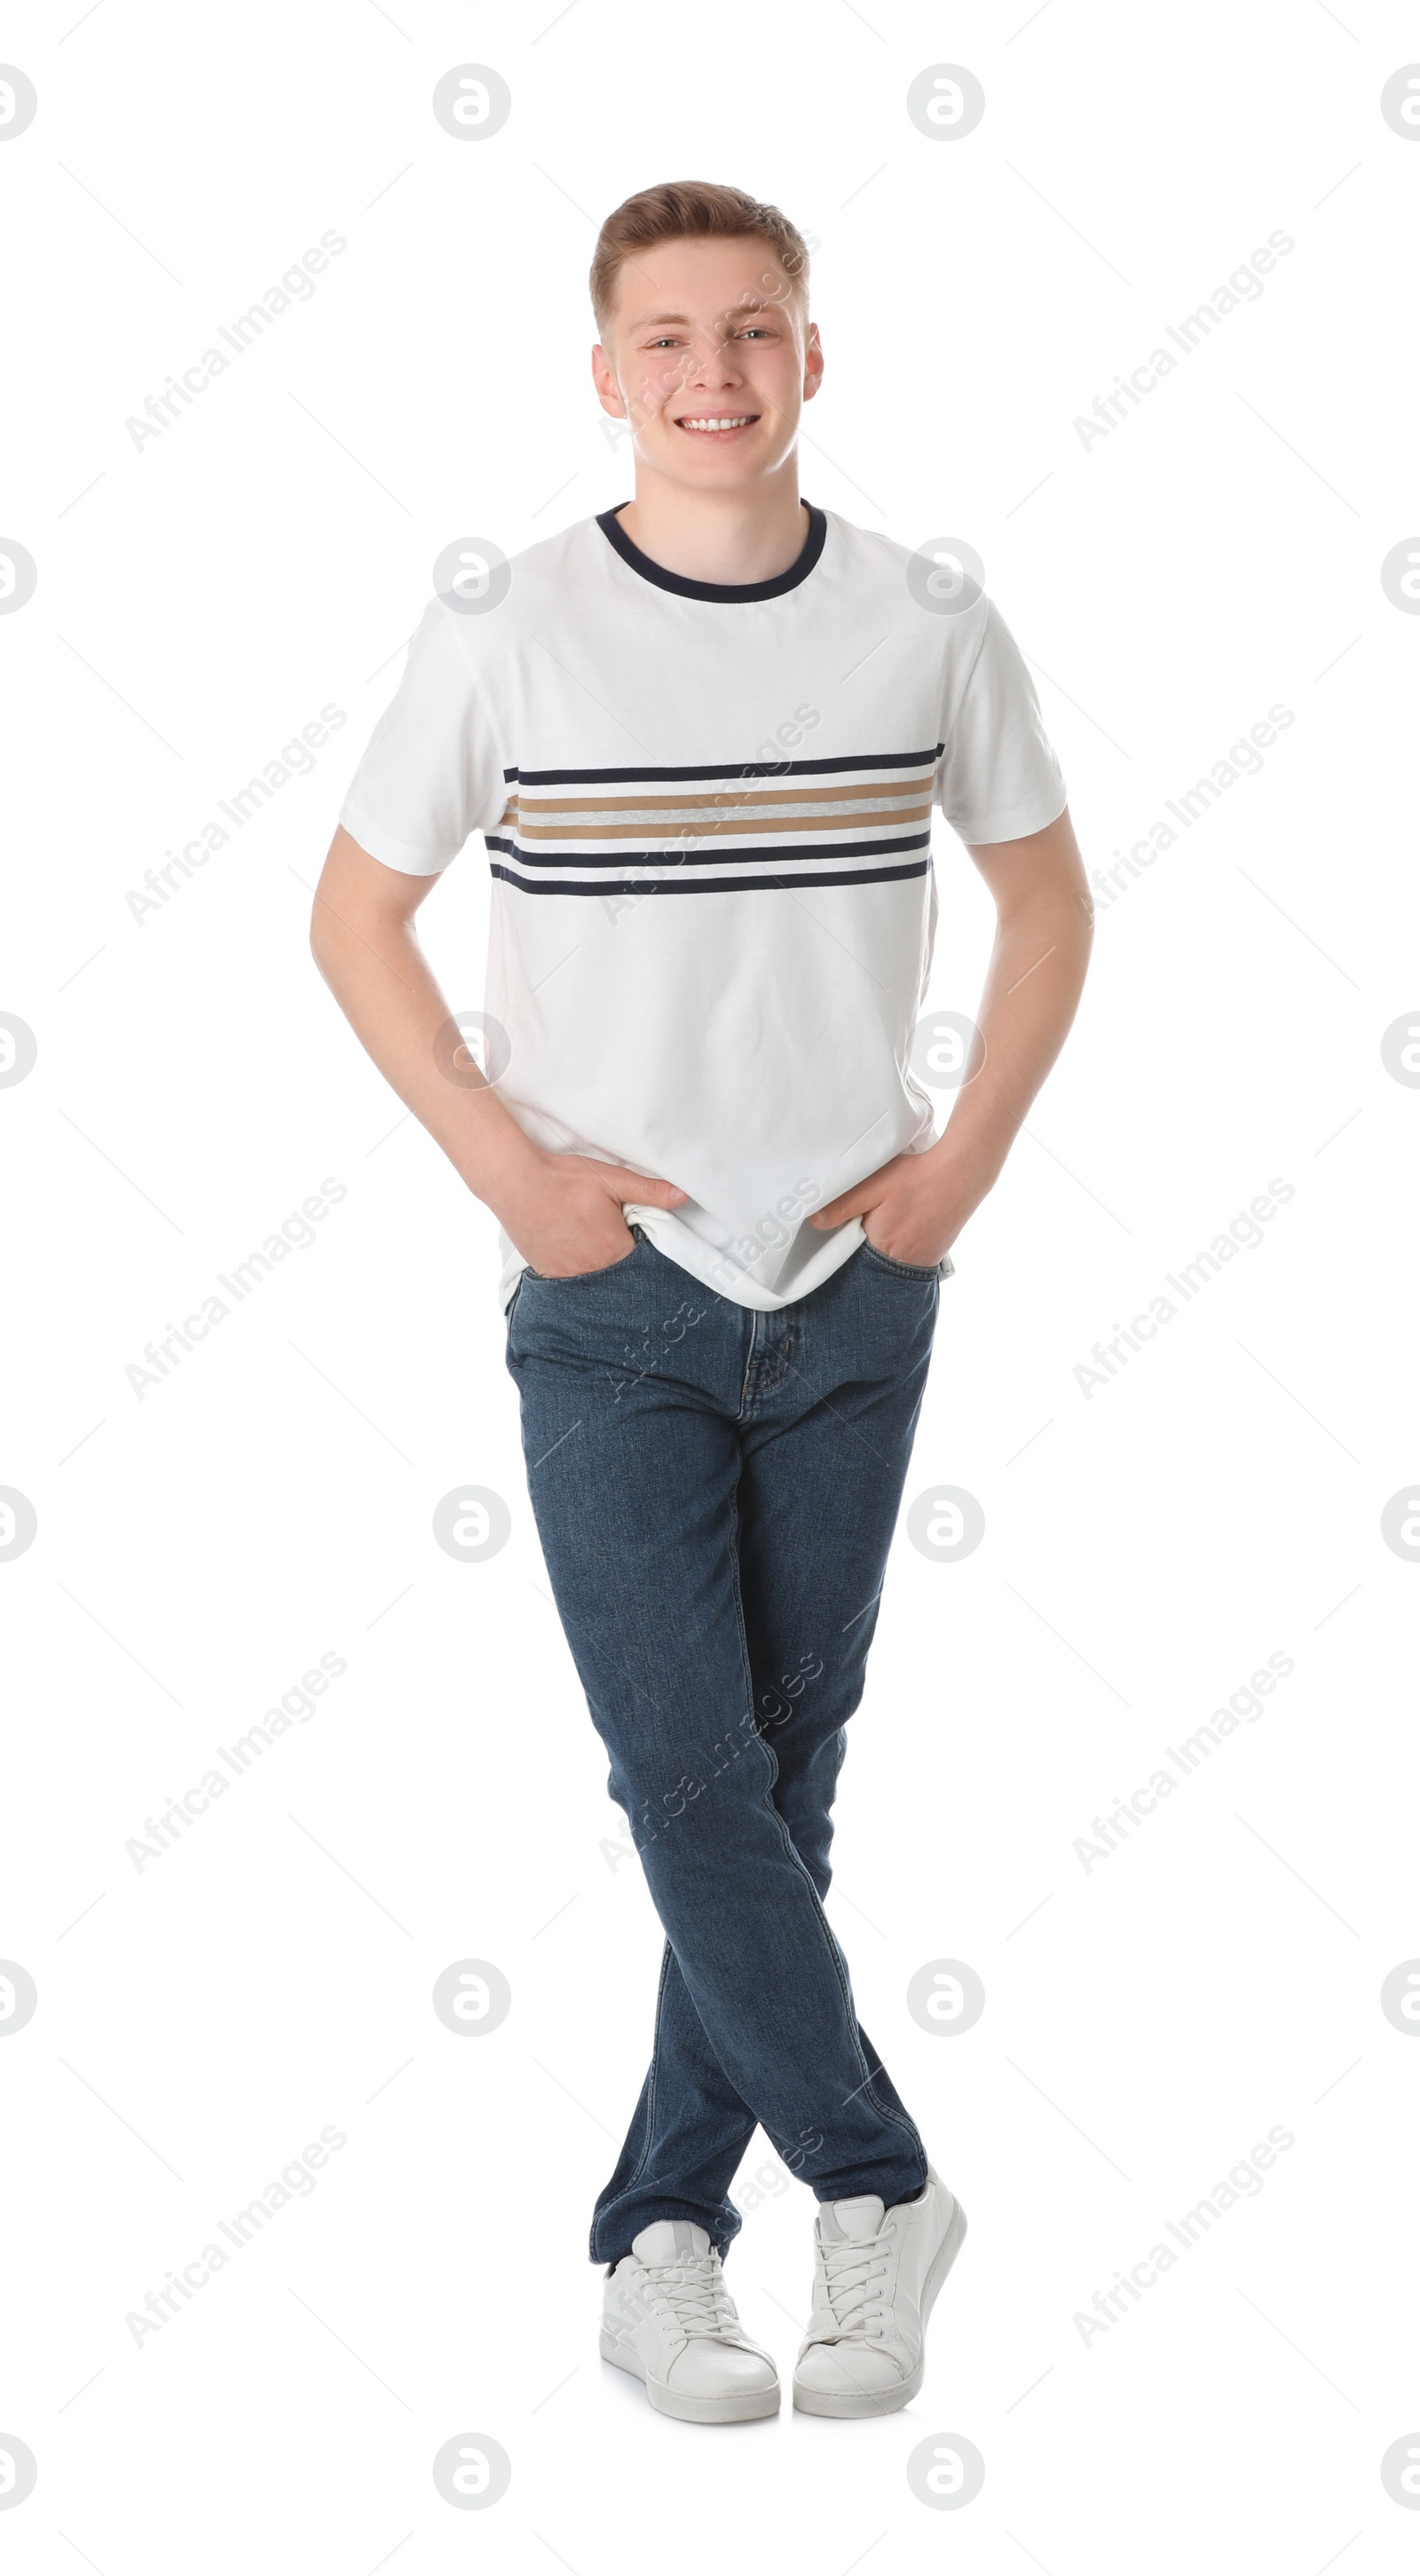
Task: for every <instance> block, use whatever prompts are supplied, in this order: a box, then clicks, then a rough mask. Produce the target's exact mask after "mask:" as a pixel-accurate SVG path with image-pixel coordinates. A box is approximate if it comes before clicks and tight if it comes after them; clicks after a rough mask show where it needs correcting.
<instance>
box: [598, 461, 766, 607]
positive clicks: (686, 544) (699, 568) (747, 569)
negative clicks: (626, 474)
mask: <svg viewBox="0 0 1420 2576" xmlns="http://www.w3.org/2000/svg"><path fill="white" fill-rule="evenodd" d="M618 518H619V521H620V524H621V526H622V527H623V528H624V529H625V530H626V533H627V535H628V537H629V538H630V539H631V542H632V544H633V545H634V546H639V547H640V549H641V552H642V553H643V555H649V556H650V558H651V561H652V563H657V564H660V565H662V566H663V568H664V569H665V571H667V572H677V573H680V574H681V575H682V576H683V577H684V578H685V579H686V580H687V581H713V582H727V583H732V584H733V583H739V582H755V581H773V580H775V579H776V577H777V576H778V575H779V574H780V573H781V572H787V571H788V570H789V567H790V565H791V564H794V563H797V561H798V559H799V556H800V555H801V554H802V553H803V550H804V544H805V541H806V539H807V537H808V533H809V517H808V512H807V510H806V509H805V507H804V504H803V503H802V501H801V500H800V499H799V475H798V459H797V456H796V455H795V454H794V453H793V451H792V450H791V452H790V454H789V455H788V456H786V457H785V459H784V462H783V464H782V465H779V466H776V467H775V469H774V471H773V473H772V474H768V475H766V476H765V477H764V478H763V480H762V481H760V482H758V483H755V484H754V485H753V486H752V487H749V488H747V489H744V490H739V491H724V492H697V491H691V490H688V489H687V488H686V486H685V485H684V484H683V483H673V482H671V481H670V479H669V477H668V476H666V475H664V474H658V473H657V472H656V471H655V470H654V468H651V467H647V466H645V465H643V464H642V463H641V462H640V460H639V459H638V461H637V466H636V498H635V500H634V501H628V502H627V505H626V507H625V509H624V510H622V511H620V512H619V513H618Z"/></svg>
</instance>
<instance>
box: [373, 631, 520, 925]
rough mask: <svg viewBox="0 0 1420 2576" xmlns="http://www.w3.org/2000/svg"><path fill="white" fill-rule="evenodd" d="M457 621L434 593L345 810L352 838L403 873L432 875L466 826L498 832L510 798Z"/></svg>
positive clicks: (453, 854) (455, 848)
mask: <svg viewBox="0 0 1420 2576" xmlns="http://www.w3.org/2000/svg"><path fill="white" fill-rule="evenodd" d="M458 624H459V620H458V616H457V613H456V612H455V611H454V610H452V609H448V608H445V607H444V606H443V604H442V602H441V601H440V600H437V599H431V600H430V602H429V605H428V607H427V608H426V610H425V612H424V616H423V619H422V620H421V622H420V624H419V625H418V626H417V627H416V629H415V632H414V636H413V639H412V641H411V643H410V647H409V659H408V661H407V662H406V663H405V666H404V677H403V679H402V680H401V681H400V684H399V687H398V689H397V690H396V692H395V695H394V697H393V698H392V699H391V701H390V703H389V705H388V706H387V707H386V709H385V712H384V714H383V715H382V716H381V718H380V720H379V723H378V724H377V725H376V727H375V730H374V732H373V733H372V734H371V736H370V740H369V744H368V747H367V749H366V751H365V755H364V758H363V759H362V761H361V763H360V766H359V768H358V769H357V770H356V772H355V775H354V777H353V778H352V780H351V782H350V787H349V791H348V793H347V795H346V798H345V802H344V804H343V805H342V806H341V809H340V820H341V822H342V823H343V824H344V826H345V829H346V831H347V832H348V833H349V834H350V836H351V839H352V840H355V841H358V842H359V844H360V847H361V849H362V850H368V851H369V853H370V856H371V858H374V859H379V860H381V861H382V862H383V864H384V866H385V867H387V868H397V869H399V870H400V871H401V872H402V873H403V874H404V875H406V876H419V877H423V876H436V875H437V874H438V873H439V871H440V870H441V869H442V868H446V867H447V866H448V864H449V861H450V860H451V859H454V858H457V856H458V853H459V851H460V850H461V849H462V848H463V845H464V843H465V841H466V840H467V839H468V836H469V834H470V832H491V831H492V830H494V828H495V827H496V825H497V823H498V822H499V820H500V818H501V816H502V814H503V812H504V810H505V808H506V806H507V802H508V787H507V783H506V781H505V779H504V776H503V754H502V750H501V747H500V745H499V744H498V742H497V740H496V738H495V733H494V728H493V725H492V722H491V721H490V718H489V716H488V713H487V711H486V709H485V707H484V704H483V701H482V699H481V697H480V694H479V691H478V686H477V681H476V679H475V675H474V671H473V668H472V665H471V663H470V661H469V657H468V652H467V648H466V646H465V644H464V641H463V639H462V637H461V636H460V634H459V632H458Z"/></svg>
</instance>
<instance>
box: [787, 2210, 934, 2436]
mask: <svg viewBox="0 0 1420 2576" xmlns="http://www.w3.org/2000/svg"><path fill="white" fill-rule="evenodd" d="M965 2234H966V2212H965V2210H964V2209H963V2208H962V2205H961V2203H960V2201H959V2200H954V2199H953V2198H952V2195H951V2193H950V2192H949V2191H948V2189H947V2187H946V2184H945V2183H944V2182H943V2181H942V2179H941V2176H940V2175H939V2174H937V2173H935V2172H934V2171H933V2169H932V2167H931V2166H930V2165H929V2166H928V2168H927V2187H926V2189H925V2191H924V2192H923V2193H922V2196H921V2198H920V2199H919V2200H905V2201H900V2202H899V2204H898V2206H897V2207H896V2208H895V2209H888V2210H885V2209H884V2207H883V2204H882V2202H881V2201H880V2200H879V2199H878V2197H877V2195H876V2193H874V2192H864V2193H863V2194H862V2196H861V2198H859V2199H856V2200H838V2201H825V2202H824V2203H823V2204H822V2206H821V2207H820V2210H819V2214H818V2219H817V2221H816V2224H815V2228H814V2240H815V2241H814V2304H813V2314H812V2316H811V2317H810V2318H809V2322H808V2329H807V2332H806V2333H805V2336H804V2340H803V2345H802V2347H801V2349H800V2353H799V2358H798V2362H797V2365H796V2367H795V2371H794V2404H795V2405H796V2406H797V2407H798V2408H799V2410H800V2412H801V2414H805V2415H890V2414H892V2413H893V2411H894V2409H895V2408H897V2407H899V2406H905V2405H906V2404H907V2401H908V2399H909V2398H910V2397H915V2396H916V2394H917V2391H918V2389H919V2388H920V2387H921V2385H922V2346H923V2338H924V2336H925V2334H926V2329H927V2319H928V2317H929V2316H930V2315H931V2313H932V2302H933V2300H934V2299H935V2298H936V2295H937V2292H938V2291H939V2289H940V2288H941V2286H942V2283H943V2281H944V2280H945V2279H946V2277H947V2274H948V2272H949V2271H950V2270H951V2267H952V2264H953V2263H954V2262H955V2260H956V2257H957V2254H958V2251H959V2250H960V2246H961V2241H962V2238H963V2237H964V2236H965Z"/></svg>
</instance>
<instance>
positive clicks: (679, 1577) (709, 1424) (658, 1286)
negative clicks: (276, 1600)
mask: <svg viewBox="0 0 1420 2576" xmlns="http://www.w3.org/2000/svg"><path fill="white" fill-rule="evenodd" d="M633 1231H634V1232H635V1235H636V1242H635V1246H634V1249H633V1250H632V1251H631V1252H630V1253H628V1254H627V1255H626V1257H625V1259H624V1260H621V1261H618V1262H614V1263H612V1264H611V1266H610V1267H609V1268H608V1269H605V1270H595V1271H588V1272H584V1273H582V1274H580V1275H578V1276H576V1277H573V1278H570V1279H546V1278H543V1277H541V1276H539V1274H538V1273H537V1272H535V1271H532V1270H526V1271H524V1273H523V1275H522V1279H521V1281H520V1282H519V1286H518V1289H517V1292H516V1295H515V1296H514V1299H513V1302H512V1304H511V1306H510V1308H509V1310H508V1367H509V1369H510V1370H511V1372H512V1375H513V1378H514V1380H515V1382H516V1384H517V1387H518V1392H519V1398H520V1402H521V1408H522V1438H523V1452H524V1457H525V1460H526V1463H527V1470H528V1487H529V1492H530V1494H531V1497H532V1504H533V1511H534V1514H535V1516H536V1520H537V1526H538V1533H539V1536H540V1538H541V1541H542V1548H543V1554H544V1557H545V1559H546V1562H547V1570H548V1574H549V1576H550V1578H551V1582H552V1588H553V1592H554V1594H555V1597H556V1601H557V1607H558V1611H559V1614H560V1616H561V1619H562V1624H563V1627H564V1629H565V1631H566V1635H567V1641H568V1644H569V1646H570V1648H571V1651H572V1654H573V1657H574V1659H575V1661H576V1665H577V1670H578V1673H579V1675H580V1677H581V1681H582V1685H583V1687H584V1689H585V1691H586V1694H587V1701H588V1705H589V1708H590V1710H591V1714H592V1719H593V1722H594V1724H595V1726H596V1728H597V1730H598V1733H599V1734H600V1736H601V1738H602V1741H603V1743H604V1744H605V1746H606V1750H607V1753H608V1755H609V1756H610V1761H611V1771H610V1778H609V1784H608V1785H609V1788H610V1792H611V1795H612V1797H613V1798H614V1799H615V1801H616V1802H617V1804H618V1805H619V1806H620V1807H622V1808H623V1809H624V1811H625V1813H626V1815H627V1818H628V1820H629V1822H630V1827H631V1833H632V1838H633V1840H634V1842H635V1844H636V1848H637V1851H638V1853H639V1855H640V1859H641V1864H642V1867H643V1868H644V1870H645V1873H646V1880H647V1885H648V1887H649V1889H650V1892H651V1897H652V1901H653V1903H654V1905H655V1908H656V1912H657V1914H658V1915H659V1917H660V1920H661V1923H662V1925H663V1926H664V1928H665V1932H666V1948H665V1954H664V1959H663V1963H662V1972H661V1981H660V1993H659V1996H658V1999H657V2005H656V2022H655V2042H654V2048H653V2052H652V2057H651V2065H650V2070H649V2072H648V2074H647V2077H646V2081H645V2084H644V2086H643V2088H642V2093H641V2098H640V2100H639V2102H638V2104H637V2106H636V2110H635V2113H634V2116H633V2118H632V2122H631V2126H630V2129H629V2131H628V2133H627V2137H626V2142H625V2145H624V2147H623V2148H622V2152H621V2156H620V2158H619V2160H618V2163H617V2166H616V2170H615V2172H614V2173H613V2175H612V2177H611V2180H610V2181H609V2182H608V2184H607V2186H606V2188H605V2190H604V2191H603V2192H602V2194H601V2197H600V2199H599V2200H598V2202H597V2205H596V2212H595V2216H594V2218H593V2222H592V2230H591V2257H592V2260H593V2261H594V2262H602V2263H613V2262H615V2261H617V2260H618V2259H619V2258H620V2257H621V2255H623V2254H625V2253H627V2252H629V2250H630V2247H631V2241H632V2238H633V2237H634V2236H635V2235H636V2234H637V2232H638V2231H639V2230H640V2229H641V2228H643V2227H646V2226H648V2225H649V2224H650V2222H651V2221H652V2220H653V2219H658V2218H684V2219H690V2220H692V2221H694V2223H695V2224H696V2225H698V2226H701V2227H703V2228H704V2229H705V2230H706V2231H707V2233H708V2235H709V2236H710V2238H711V2241H712V2242H713V2243H714V2244H715V2245H716V2246H718V2247H719V2248H720V2250H721V2251H722V2252H723V2251H724V2250H725V2248H726V2247H727V2246H728V2245H729V2244H730V2242H731V2240H732V2239H733V2237H734V2236H735V2235H737V2234H738V2231H739V2227H740V2223H741V2222H740V2214H739V2212H738V2210H737V2209H736V2208H735V2206H734V2204H733V2202H732V2201H731V2200H730V2198H729V2190H730V2185H731V2182H732V2181H733V2179H734V2175H735V2171H736V2169H737V2167H738V2165H739V2164H740V2162H741V2159H742V2158H743V2156H744V2153H745V2150H746V2148H747V2147H748V2145H749V2142H750V2139H751V2137H752V2135H753V2132H754V2128H755V2123H756V2122H759V2124H760V2125H761V2126H762V2127H763V2129H764V2130H765V2133H766V2135H767V2136H768V2138H769V2139H770V2142H771V2144H772V2145H773V2146H774V2147H775V2149H776V2150H777V2152H778V2153H779V2155H780V2156H782V2158H783V2160H784V2162H785V2164H786V2165H787V2166H788V2167H789V2169H790V2171H791V2172H793V2173H795V2174H797V2175H799V2176H800V2178H801V2179H802V2180H803V2181H805V2182H807V2183H809V2184H810V2185H811V2187H812V2189H813V2191H814V2192H815V2194H816V2196H817V2198H818V2199H819V2200H821V2201H824V2200H841V2199H846V2198H849V2197H851V2196H852V2195H854V2194H856V2193H859V2192H877V2193H879V2194H880V2195H881V2197H882V2199H883V2200H884V2202H885V2203H886V2204H887V2205H888V2206H889V2207H891V2206H892V2204H893V2203H894V2202H898V2201H904V2200H911V2199H913V2198H915V2196H916V2195H917V2193H918V2192H919V2191H920V2190H921V2189H922V2187H923V2184H924V2183H925V2181H926V2178H927V2159H926V2155H925V2153H924V2151H923V2146H922V2141H921V2139H920V2137H919V2136H918V2133H917V2130H916V2128H915V2126H914V2124H913V2122H912V2119H911V2117H910V2116H909V2114H908V2112H907V2111H906V2109H905V2108H904V2106H903V2104H902V2102H901V2101H900V2099H899V2097H898V2094H897V2092H896V2090H895V2088H894V2086H893V2084H892V2082H891V2079H890V2078H889V2076H888V2075H887V2073H886V2070H885V2069H884V2067H883V2064H882V2061H881V2059H880V2058H879V2056H878V2054H877V2052H876V2050H875V2049H874V2047H873V2045H872V2042H871V2040H870V2039H869V2038H868V2035H867V2033H866V2031H864V2029H863V2028H862V2026H861V2024H860V2023H859V2021H858V2019H857V2015H856V2013H855V2011H854V2006H853V1995H852V1989H851V1987H850V1984H849V1977H848V1966H847V1962H846V1960H845V1958H844V1956H843V1952H842V1950H841V1949H840V1947H839V1945H838V1942H837V1940H836V1939H835V1937H834V1934H833V1932H832V1930H831V1928H830V1926H829V1923H828V1919H827V1916H826V1915H825V1913H824V1909H823V1903H822V1899H823V1897H824V1894H825V1892H826V1890H827V1887H828V1883H829V1844H830V1840H831V1836H832V1830H833V1826H832V1809H833V1799H834V1791H835V1788H836V1785H837V1780H838V1772H839V1766H840V1764H841V1762H842V1759H843V1754H844V1749H845V1742H846V1739H845V1734H844V1727H845V1722H846V1720H847V1719H848V1718H849V1717H850V1716H851V1714H852V1712H853V1710H854V1709H855V1708H856V1707H857V1705H858V1701H859V1699H860V1697H861V1695H862V1688H863V1669H864V1664H865V1661H866V1658H867V1652H868V1647H869V1645H870V1643H871V1641H872V1635H873V1630H874V1627H875V1625H876V1621H877V1610H878V1596H879V1592H880V1590H881V1586H882V1580H883V1569H884V1565H885V1562H886V1558H887V1552H888V1545H889V1542H890V1540H891V1537H892V1533H893V1527H894V1524H895V1521H896V1518H897V1511H898V1505H899V1502H900V1500H901V1496H902V1487H903V1480H904V1477H905V1475H906V1472H907V1462H908V1458H909V1456H910V1454H911V1449H912V1440H913V1434H914V1432H915V1430H916V1426H917V1416H918V1412H919V1410H920V1407H921V1402H922V1393H923V1388H924V1386H925V1383H926V1377H927V1368H928V1363H929V1360H930V1358H931V1350H932V1337H933V1332H934V1329H935V1325H936V1318H937V1304H938V1298H939V1294H940V1286H939V1279H938V1274H937V1272H936V1271H935V1270H916V1269H909V1268H907V1267H906V1266H904V1265H903V1264H901V1263H898V1262H894V1261H890V1260H888V1259H887V1257H886V1256H885V1255H884V1254H882V1253H879V1252H877V1251H875V1250H874V1249H873V1247H872V1246H871V1245H870V1244H867V1243H864V1244H863V1245H861V1246H860V1247H859V1249H858V1251H857V1252H856V1253H854V1255H853V1257H852V1258H851V1259H850V1260H849V1261H847V1262H845V1263H844V1264H843V1266H842V1268H841V1269H839V1270H837V1271H835V1272H834V1274H833V1276H832V1277H831V1278H830V1279H828V1280H826V1281H825V1282H824V1284H823V1286H822V1287H820V1288H818V1289H816V1290H815V1291H814V1292H813V1293H812V1295H810V1296H808V1297H805V1298H803V1299H801V1300H800V1301H799V1302H798V1303H797V1304H794V1305H791V1306H787V1307H784V1308H783V1309H782V1310H780V1311H779V1312H776V1313H772V1314H759V1313H756V1312H755V1311H753V1310H752V1309H750V1308H748V1307H745V1306H741V1305H738V1304H736V1303H734V1302H732V1301H731V1300H730V1299H728V1298H725V1297H720V1296H718V1295H717V1294H716V1293H715V1292H714V1291H713V1290H712V1289H708V1288H705V1287H702V1286H701V1284H700V1282H699V1281H698V1280H695V1279H693V1278H692V1277H691V1276H690V1274H689V1272H688V1271H684V1270H682V1269H681V1268H680V1267H679V1265H678V1264H677V1263H675V1262H673V1261H670V1260H668V1259H667V1258H666V1257H665V1255H664V1254H662V1253H660V1252H658V1251H657V1250H656V1248H655V1246H654V1245H653V1244H652V1243H651V1242H650V1241H649V1240H648V1239H647V1237H646V1236H645V1235H644V1234H642V1233H641V1231H640V1229H639V1228H635V1229H633Z"/></svg>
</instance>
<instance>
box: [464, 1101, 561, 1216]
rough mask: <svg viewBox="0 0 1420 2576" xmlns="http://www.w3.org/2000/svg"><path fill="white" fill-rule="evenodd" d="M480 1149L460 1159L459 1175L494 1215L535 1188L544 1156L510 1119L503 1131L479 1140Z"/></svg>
mask: <svg viewBox="0 0 1420 2576" xmlns="http://www.w3.org/2000/svg"><path fill="white" fill-rule="evenodd" d="M479 1144H480V1147H481V1150H480V1151H478V1152H477V1153H471V1154H469V1155H468V1156H467V1157H460V1158H459V1174H460V1178H461V1179H462V1180H463V1182H464V1184H465V1186H466V1187H467V1188H468V1189H469V1190H471V1191H472V1193H473V1196H474V1197H475V1198H476V1199H481V1200H482V1201H483V1204H484V1206H485V1207H487V1208H491V1209H492V1211H493V1213H494V1215H495V1216H501V1213H502V1211H503V1209H504V1208H506V1207H509V1206H512V1205H514V1204H515V1203H516V1202H518V1201H519V1200H526V1199H527V1197H528V1196H529V1195H530V1194H531V1193H532V1192H533V1191H535V1190H536V1189H537V1187H538V1185H539V1183H540V1181H541V1178H542V1173H543V1166H544V1165H545V1163H546V1160H547V1157H546V1155H545V1154H544V1152H543V1150H542V1147H541V1146H540V1145H535V1144H534V1143H533V1140H532V1138H531V1137H530V1136H525V1135H524V1134H523V1131H522V1129H521V1128H520V1127H518V1126H516V1125H514V1123H513V1121H512V1120H511V1119H509V1120H508V1121H507V1130H506V1132H500V1133H499V1134H498V1135H496V1136H494V1137H490V1138H485V1139H480V1140H479Z"/></svg>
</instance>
